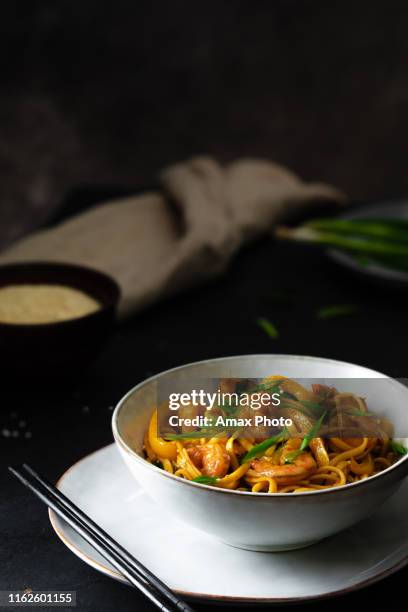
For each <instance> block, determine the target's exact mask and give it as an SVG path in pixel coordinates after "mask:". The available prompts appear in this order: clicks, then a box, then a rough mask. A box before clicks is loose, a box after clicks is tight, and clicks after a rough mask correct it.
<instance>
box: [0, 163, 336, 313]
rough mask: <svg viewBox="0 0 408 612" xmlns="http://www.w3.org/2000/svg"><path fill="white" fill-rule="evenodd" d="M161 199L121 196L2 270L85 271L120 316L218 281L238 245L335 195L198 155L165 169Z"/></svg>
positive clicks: (272, 172) (25, 247) (30, 242)
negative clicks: (75, 267) (43, 263)
mask: <svg viewBox="0 0 408 612" xmlns="http://www.w3.org/2000/svg"><path fill="white" fill-rule="evenodd" d="M160 183H161V186H162V190H161V192H152V193H145V194H143V195H137V196H131V197H126V198H121V199H119V200H115V201H111V202H107V203H104V204H101V205H100V206H98V207H96V208H93V209H91V210H89V211H88V212H85V213H83V214H81V215H78V216H76V217H74V218H72V219H69V220H68V221H66V222H64V223H61V224H60V225H59V226H57V227H55V228H52V229H48V230H44V231H40V232H37V233H35V234H32V235H31V236H29V237H28V238H25V239H23V240H21V241H20V242H18V243H17V244H15V245H13V246H12V247H11V248H9V249H8V250H7V251H5V252H4V253H2V254H1V256H0V263H7V262H17V261H28V260H31V261H32V260H47V261H58V262H69V263H75V264H83V265H87V266H92V267H94V268H97V269H99V270H101V271H103V272H106V273H108V274H110V275H112V276H113V277H114V278H115V279H116V280H117V281H118V283H119V285H120V286H121V289H122V299H121V303H120V308H119V310H120V315H121V316H127V315H129V314H131V313H133V312H135V311H137V310H140V309H141V308H143V307H145V306H146V305H148V304H150V303H151V302H153V301H155V300H157V299H159V298H161V297H164V296H168V295H171V294H174V293H176V292H178V291H180V290H181V289H183V288H185V287H187V286H190V285H192V284H196V283H198V282H200V281H202V280H203V279H206V278H210V277H213V276H215V275H217V274H220V273H221V272H222V271H223V270H224V269H225V268H226V266H227V265H228V263H229V261H230V260H231V257H232V256H233V255H234V253H236V251H237V249H238V248H239V247H240V246H241V245H242V244H243V243H245V242H248V241H249V240H251V239H253V238H255V237H256V236H258V235H260V234H262V233H266V232H268V231H269V230H270V229H271V227H272V226H273V225H274V224H275V223H276V222H278V221H279V222H280V221H282V220H283V219H284V218H287V217H288V216H290V214H291V212H293V211H295V210H298V209H299V208H300V207H305V206H307V205H309V204H310V203H315V202H317V201H327V202H328V203H332V204H336V203H341V202H343V201H344V199H345V198H344V196H343V194H341V193H340V192H339V191H337V190H336V189H334V188H333V187H330V186H328V185H324V184H321V183H304V182H303V181H301V180H300V179H299V178H298V177H297V176H296V175H295V174H293V173H292V172H290V171H289V170H287V169H286V168H283V167H282V166H279V165H277V164H275V163H272V162H269V161H262V160H255V159H242V160H238V161H235V162H233V163H230V164H228V165H225V166H222V165H220V164H219V163H218V162H216V161H215V160H214V159H212V158H210V157H196V158H193V159H190V160H188V161H185V162H182V163H178V164H176V165H173V166H170V167H169V168H166V169H165V170H164V171H163V172H162V173H161V175H160Z"/></svg>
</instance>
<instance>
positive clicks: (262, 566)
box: [50, 444, 408, 603]
mask: <svg viewBox="0 0 408 612" xmlns="http://www.w3.org/2000/svg"><path fill="white" fill-rule="evenodd" d="M58 486H59V488H60V489H61V490H62V491H63V492H64V493H65V494H66V495H67V496H68V497H70V498H71V499H72V500H73V501H74V502H75V503H77V504H78V505H79V506H80V507H81V508H82V509H83V510H84V511H85V512H86V513H87V514H89V515H90V516H91V517H92V518H93V519H94V520H95V521H96V522H97V523H99V524H100V525H101V527H103V528H104V529H105V530H106V531H107V532H108V533H109V534H110V535H112V536H113V537H114V538H115V539H116V540H117V541H118V542H120V544H122V545H123V546H124V547H126V548H127V549H128V550H129V551H130V552H131V553H132V554H133V555H134V556H135V557H137V558H138V559H139V560H140V561H141V562H142V563H143V564H144V565H146V566H147V567H148V568H149V569H150V570H152V571H153V572H154V573H155V574H157V575H158V576H159V577H160V578H161V579H162V580H163V581H164V582H166V583H167V584H168V585H169V586H170V587H171V588H172V589H174V590H175V591H178V592H179V593H180V594H181V595H183V596H185V597H188V598H190V597H191V598H200V599H205V600H207V601H208V600H213V601H217V600H218V601H220V600H221V601H226V602H246V603H283V602H288V601H299V600H306V599H318V598H323V597H329V596H333V595H339V594H341V593H346V592H349V591H352V590H354V589H357V588H361V587H362V586H366V585H368V584H371V583H373V582H376V581H378V580H381V578H384V577H385V576H387V575H389V574H392V573H393V572H395V571H397V570H398V569H400V568H402V567H403V566H404V565H405V564H407V563H408V479H406V481H405V483H404V484H403V485H402V487H401V489H400V490H399V492H398V493H397V494H396V495H395V496H394V497H392V498H391V499H390V500H388V501H387V503H386V504H385V505H384V506H383V507H382V508H381V509H380V510H379V511H378V512H377V513H376V514H375V515H374V516H372V517H371V518H370V519H368V520H367V521H364V522H362V523H360V524H357V525H355V526H354V527H353V528H351V529H348V530H347V531H344V532H342V533H340V534H338V535H336V536H335V537H332V538H329V539H327V540H325V541H323V542H320V543H319V544H316V545H314V546H311V547H309V548H304V549H301V550H295V551H291V552H279V553H260V552H251V551H246V550H240V549H238V548H232V547H230V546H227V545H225V544H223V543H221V542H218V541H217V540H215V539H212V538H211V537H209V536H207V535H206V534H204V533H202V532H200V531H197V530H195V529H193V528H191V527H189V526H187V525H185V524H183V523H180V522H178V521H177V520H176V519H175V518H173V516H171V515H168V514H165V513H164V512H163V510H162V509H161V508H159V507H157V505H155V503H154V502H153V501H152V500H151V499H150V498H149V496H148V495H147V494H146V493H145V492H144V491H143V490H142V489H140V488H139V486H138V484H137V482H136V481H135V480H134V479H133V478H132V476H131V475H130V474H128V472H127V470H126V467H125V465H124V464H123V462H122V459H121V458H120V456H119V454H118V451H117V450H116V448H115V446H114V445H113V444H112V445H110V446H107V447H105V448H102V449H101V450H99V451H97V452H95V453H93V454H91V455H89V456H87V457H85V458H84V459H82V460H81V461H79V462H78V463H76V464H74V465H73V466H72V467H71V468H70V469H69V470H68V471H67V472H65V474H64V475H63V476H62V478H61V479H60V481H59V484H58ZM50 519H51V523H52V526H53V527H54V529H55V531H56V533H57V534H58V536H59V537H60V538H61V540H62V541H63V542H64V543H65V544H66V545H67V546H68V548H70V549H71V550H72V551H73V552H74V553H75V554H76V555H77V556H78V557H80V558H81V559H82V560H83V561H85V562H86V563H88V564H89V565H91V566H92V567H94V568H95V569H97V570H99V571H100V572H102V573H104V574H106V575H108V576H111V577H112V578H116V579H117V580H121V581H123V582H126V580H125V579H124V578H123V577H122V576H121V575H120V574H118V572H117V571H116V570H115V569H114V568H112V566H110V565H109V564H108V562H107V561H105V560H104V559H103V558H102V557H101V556H100V555H99V554H98V553H97V552H96V551H94V550H93V549H92V547H91V546H89V545H88V544H87V543H86V542H84V541H83V540H82V539H81V537H80V536H78V535H77V534H76V533H75V532H74V531H73V530H72V529H71V527H69V525H67V524H66V523H65V522H64V521H63V520H62V519H60V518H59V517H57V516H56V515H55V514H54V513H53V512H52V511H50ZM208 520H209V521H210V520H211V516H209V517H208ZM226 520H228V517H226Z"/></svg>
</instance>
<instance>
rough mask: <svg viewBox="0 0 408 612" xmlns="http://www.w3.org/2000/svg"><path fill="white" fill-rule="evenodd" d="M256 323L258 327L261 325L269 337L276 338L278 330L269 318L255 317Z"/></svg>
mask: <svg viewBox="0 0 408 612" xmlns="http://www.w3.org/2000/svg"><path fill="white" fill-rule="evenodd" d="M257 323H258V325H259V327H261V328H262V329H263V330H264V332H265V333H266V334H267V335H268V336H269V337H270V338H273V339H274V340H276V338H279V332H278V330H277V329H276V327H275V325H274V324H273V323H272V322H271V321H269V319H265V317H259V318H258V319H257Z"/></svg>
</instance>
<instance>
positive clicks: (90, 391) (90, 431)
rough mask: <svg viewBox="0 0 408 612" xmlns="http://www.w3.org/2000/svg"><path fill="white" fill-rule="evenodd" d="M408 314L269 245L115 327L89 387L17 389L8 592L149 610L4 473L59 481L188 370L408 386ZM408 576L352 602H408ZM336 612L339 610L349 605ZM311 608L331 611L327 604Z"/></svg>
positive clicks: (46, 384)
mask: <svg viewBox="0 0 408 612" xmlns="http://www.w3.org/2000/svg"><path fill="white" fill-rule="evenodd" d="M90 193H91V192H90V191H88V192H86V193H85V194H83V195H82V196H81V197H80V198H79V201H81V203H82V205H83V204H84V203H85V201H86V200H87V201H88V202H89V203H90V204H91V203H92V200H91V198H90ZM98 197H99V192H98ZM277 291H280V292H284V293H285V294H287V295H288V296H291V299H290V301H289V302H283V303H279V302H277V301H276V297H275V294H276V292H277ZM338 303H353V304H355V305H356V306H358V307H359V309H360V310H359V312H358V313H356V314H354V315H353V316H349V317H344V318H337V319H332V320H326V321H325V320H320V319H318V318H317V317H316V310H317V309H319V308H320V307H322V306H325V305H330V304H338ZM407 306H408V296H407V295H406V294H405V293H402V292H399V293H396V292H395V291H388V290H387V289H386V288H384V287H376V286H371V285H367V284H365V283H364V282H362V281H361V280H359V279H355V280H354V279H353V278H351V277H350V276H349V275H348V274H346V273H345V272H343V270H340V269H337V268H336V267H335V266H334V264H332V263H331V262H330V261H328V260H326V259H325V258H324V256H323V255H321V254H320V253H318V252H315V251H313V250H309V249H308V248H306V247H293V246H292V245H286V244H274V243H273V242H272V240H271V239H265V240H263V241H261V242H259V243H257V244H256V245H254V246H252V247H250V248H248V249H246V250H245V251H244V252H242V253H241V254H240V255H239V256H238V257H237V259H236V260H235V261H234V263H233V265H232V268H231V270H230V273H229V274H228V275H227V276H226V277H225V278H222V279H218V280H216V281H213V282H212V283H211V284H209V285H206V286H202V287H200V288H198V289H196V290H194V291H190V292H189V293H187V294H184V295H182V296H178V297H176V298H174V299H172V300H171V301H168V302H164V303H161V304H159V305H156V306H154V307H153V308H151V309H150V310H148V311H146V312H144V313H141V314H139V315H138V316H137V317H134V319H132V320H130V321H128V322H127V323H125V324H123V325H121V326H120V327H118V329H117V331H116V333H115V335H114V336H113V337H112V339H111V341H110V343H109V345H108V346H107V348H106V350H105V352H104V353H103V355H101V357H100V358H99V359H98V361H97V363H95V365H94V366H93V367H92V369H91V370H90V371H89V372H88V373H86V374H85V375H84V377H83V378H82V380H77V381H75V383H66V384H60V383H59V384H56V383H55V381H53V380H49V379H47V376H46V374H45V375H44V380H43V381H42V384H41V387H40V389H35V388H33V387H32V386H30V385H29V384H27V383H26V382H25V381H21V380H20V381H17V383H14V382H12V387H13V388H12V390H11V391H6V390H4V391H3V394H2V402H1V403H2V413H1V418H0V424H1V428H3V427H7V428H9V429H17V430H18V431H20V432H21V433H20V436H19V437H18V438H1V446H0V454H1V463H2V465H3V469H1V470H0V490H1V492H2V494H1V497H0V512H1V533H2V539H1V542H2V544H1V548H0V568H1V571H0V589H16V590H18V589H23V588H26V587H32V588H33V589H50V590H52V589H62V590H63V589H65V590H67V589H73V590H77V598H78V607H79V609H80V610H112V611H113V610H114V611H118V612H119V611H120V612H122V611H127V610H129V611H130V610H134V609H146V610H147V609H150V608H149V605H148V604H147V603H146V602H145V601H144V600H143V599H142V598H141V596H139V595H138V594H137V593H136V592H135V591H133V590H131V589H130V588H129V587H125V586H123V585H120V584H118V583H116V582H114V581H112V580H111V579H109V578H106V577H104V576H102V575H99V574H98V573H97V572H96V571H95V570H93V569H91V568H89V567H87V566H86V565H85V564H84V563H83V562H82V561H80V560H79V559H77V558H76V557H74V555H72V553H70V552H69V551H68V550H67V549H66V548H65V546H64V545H63V544H62V543H61V542H60V541H59V540H58V539H57V537H56V536H55V535H54V533H53V531H52V528H51V526H50V524H49V522H48V517H47V512H46V510H45V508H44V507H43V506H42V505H41V504H40V502H38V501H37V500H36V499H34V498H33V497H32V496H31V495H30V494H29V493H28V492H26V490H25V489H23V487H22V486H21V485H20V484H19V483H17V482H14V481H13V479H12V477H11V475H10V474H8V473H7V471H6V469H5V468H6V465H7V464H9V463H21V462H22V461H27V462H28V463H30V464H32V465H33V466H34V467H36V468H38V469H39V470H40V471H42V472H44V473H45V474H46V475H47V476H49V478H50V479H52V480H56V479H57V478H58V477H59V476H60V475H61V474H62V473H63V472H64V471H65V469H67V468H68V467H69V466H70V465H71V464H72V463H74V462H75V461H77V460H78V459H79V458H81V457H82V456H84V455H85V454H87V453H89V452H91V451H93V450H96V449H98V448H100V447H101V446H103V445H105V444H109V443H110V442H111V441H112V434H111V429H110V419H111V414H112V412H111V409H110V408H111V407H112V406H113V405H114V404H115V403H116V402H117V401H118V400H119V399H120V397H121V396H122V395H123V394H124V393H125V392H126V391H127V390H129V389H130V388H131V387H132V386H134V385H135V384H136V383H137V382H139V381H141V380H143V379H144V378H146V377H147V376H149V375H151V374H154V373H156V372H160V371H161V370H165V369H167V368H170V367H173V366H177V365H180V364H183V363H187V362H189V361H195V360H199V359H206V358H211V357H222V356H226V355H238V354H244V353H248V354H249V353H268V352H272V353H281V352H282V353H294V354H302V355H303V354H305V355H315V356H325V357H331V358H335V359H343V360H348V361H352V362H355V363H359V364H361V365H365V366H369V367H372V368H374V369H378V370H379V371H383V372H386V373H387V374H390V375H393V376H400V377H403V376H406V365H405V363H406V357H405V355H406V347H405V337H406V324H405V320H406V312H407ZM258 316H267V317H269V318H270V319H271V320H272V321H273V322H274V323H275V325H276V326H277V328H278V329H279V332H280V337H279V339H278V340H272V339H270V338H269V337H268V336H266V335H265V334H264V332H263V331H262V330H261V329H259V327H258V326H257V324H256V319H257V317H258ZM80 348H81V347H78V349H79V350H80ZM6 382H7V381H4V383H6ZM13 413H17V414H13ZM21 419H22V420H24V421H25V422H26V423H27V425H26V426H25V427H23V428H19V427H18V422H19V420H21ZM25 431H30V432H31V433H32V438H31V439H25V438H24V433H25ZM386 528H387V525H384V529H386ZM175 554H176V550H175ZM356 554H358V551H356ZM197 555H199V551H197ZM191 562H192V563H194V559H192V561H191ZM406 576H407V570H406V569H404V570H402V571H400V572H399V573H398V574H396V575H394V576H391V577H389V578H387V579H386V580H384V581H383V582H381V583H379V584H378V585H374V586H371V587H369V589H366V590H365V591H360V592H358V593H354V594H352V595H348V596H347V600H348V601H349V603H350V605H351V604H352V603H353V602H354V604H355V605H357V604H358V605H364V604H365V602H366V601H367V598H370V599H371V598H374V597H376V598H377V597H380V596H383V597H387V598H388V596H389V593H393V592H395V589H398V588H399V589H401V590H402V587H403V584H404V579H406ZM330 605H331V606H332V607H333V609H337V608H338V609H340V607H343V606H344V605H345V603H344V597H342V598H336V599H335V600H332V602H330ZM313 606H314V609H315V608H319V609H325V607H326V606H327V603H325V602H321V603H319V604H313ZM199 609H203V610H204V609H205V607H204V606H199ZM286 609H288V608H286Z"/></svg>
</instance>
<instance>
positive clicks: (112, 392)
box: [0, 0, 408, 612]
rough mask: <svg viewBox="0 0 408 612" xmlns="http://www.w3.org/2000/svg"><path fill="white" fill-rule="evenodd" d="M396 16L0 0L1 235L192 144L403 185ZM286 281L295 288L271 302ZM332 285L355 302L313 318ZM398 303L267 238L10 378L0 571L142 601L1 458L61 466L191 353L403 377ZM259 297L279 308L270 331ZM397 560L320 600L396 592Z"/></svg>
mask: <svg viewBox="0 0 408 612" xmlns="http://www.w3.org/2000/svg"><path fill="white" fill-rule="evenodd" d="M407 31H408V9H407V6H406V3H405V2H397V1H387V2H385V1H382V2H378V1H377V2H366V1H364V0H361V1H360V2H358V3H356V2H351V1H350V2H348V1H345V2H330V3H329V2H323V1H314V2H305V1H298V2H296V1H294V0H284V1H283V0H282V1H278V0H277V1H274V2H270V1H266V0H265V1H262V0H256V1H250V0H246V1H244V0H234V1H225V0H224V1H221V2H220V1H216V0H212V1H211V0H208V1H207V2H201V1H196V2H186V1H180V0H174V1H173V2H164V1H162V2H158V1H155V2H150V1H147V0H146V1H145V0H140V1H139V2H137V3H134V2H121V1H116V2H103V3H101V2H95V1H87V2H81V3H78V2H69V1H64V0H61V1H60V2H51V1H48V0H42V1H41V2H35V1H32V2H22V1H20V0H18V1H17V2H4V3H2V6H1V8H0V62H1V70H0V88H1V96H0V129H1V138H0V177H1V180H0V244H1V245H6V244H8V243H9V242H11V241H12V240H14V239H15V238H17V237H19V236H21V235H23V234H24V233H26V232H27V231H28V230H30V229H33V228H35V227H39V226H41V225H43V224H44V222H46V221H47V220H49V219H51V218H52V217H53V216H54V215H55V213H56V211H61V208H62V209H64V207H65V206H66V203H67V201H69V203H70V207H71V209H72V208H77V209H82V208H84V207H86V206H87V205H89V204H94V203H96V202H97V201H99V200H101V199H103V198H104V197H107V196H108V195H112V194H114V193H115V192H116V191H115V190H116V186H118V185H120V186H123V187H124V188H126V189H127V190H133V189H134V190H138V189H139V188H140V187H143V186H145V185H150V184H151V183H152V182H153V181H154V180H155V177H156V175H157V173H158V171H159V169H160V168H161V167H162V166H163V165H166V164H168V163H170V162H173V161H175V160H178V159H183V158H185V157H187V156H190V155H193V154H197V153H203V152H204V153H211V154H214V155H216V156H217V157H219V158H220V159H221V160H225V161H227V160H229V159H232V158H235V157H239V156H242V155H254V156H265V157H270V158H272V159H275V160H276V161H279V162H281V163H284V164H288V165H289V166H290V167H292V168H293V169H294V170H295V171H297V172H299V173H300V174H301V175H302V176H303V177H304V178H306V179H308V180H315V179H318V180H325V181H328V182H332V183H334V184H335V185H336V186H338V187H340V188H341V189H343V190H345V191H346V192H347V193H348V194H349V195H350V197H351V198H352V199H353V200H367V199H370V200H375V199H383V198H388V197H403V196H405V195H406V193H407V190H408V174H407V172H406V158H407V156H406V152H407V143H408V121H407V117H408V114H407V100H408V76H407V75H408V72H407V70H406V65H407V59H408V38H407V36H406V32H407ZM84 185H91V187H90V188H89V189H88V188H84ZM95 185H99V187H95ZM67 194H68V195H67ZM279 290H281V291H282V290H283V291H285V292H288V293H289V294H291V296H292V299H291V301H290V302H289V303H281V304H279V303H277V302H276V300H275V299H274V297H273V296H274V293H275V292H276V291H279ZM334 303H352V304H357V305H358V306H359V307H360V311H359V313H357V314H355V315H353V316H350V317H347V318H343V319H334V320H331V321H322V320H319V319H317V318H316V316H315V311H316V309H318V308H319V307H321V306H325V305H329V304H334ZM407 306H408V298H407V295H406V293H404V292H398V293H397V292H395V291H393V290H389V289H387V288H386V287H375V286H370V285H367V284H365V283H364V282H361V281H360V280H358V279H353V278H351V277H350V276H348V275H346V274H345V273H343V272H342V271H340V270H338V269H337V268H335V267H334V265H332V264H331V263H330V262H328V261H326V259H325V258H324V257H323V256H321V255H320V254H319V253H317V252H315V251H310V250H308V249H305V248H303V247H293V246H291V245H276V244H274V243H273V242H272V240H271V239H264V240H263V241H261V242H259V243H257V244H256V245H253V246H251V247H249V248H247V249H246V250H245V251H244V252H242V253H241V254H239V256H238V257H237V258H236V260H235V261H234V262H233V265H232V267H231V270H230V272H229V274H227V275H226V276H225V277H224V278H222V279H219V280H216V281H214V282H212V283H211V284H208V285H206V286H203V287H200V288H198V289H196V290H194V291H190V292H189V293H188V294H185V295H183V296H180V297H177V298H175V299H173V300H171V301H168V302H165V303H161V304H158V305H156V306H154V307H152V308H150V309H149V310H148V311H146V312H144V313H141V314H139V315H137V316H136V317H134V319H132V320H131V321H128V322H127V323H126V324H123V325H122V326H120V327H119V328H118V329H117V331H116V333H115V335H114V336H113V337H112V339H111V341H110V343H109V345H108V346H107V348H106V351H105V352H104V354H103V355H101V357H100V359H99V360H98V361H97V363H95V365H94V366H93V368H92V369H91V370H90V371H89V372H88V373H86V374H85V376H84V378H83V379H82V380H77V381H75V383H74V384H68V383H67V384H65V385H59V386H56V385H55V384H54V381H52V380H48V379H47V377H46V374H44V380H43V381H42V384H41V388H40V390H36V389H34V388H33V387H32V386H31V385H30V384H29V383H27V382H26V381H25V380H18V381H17V382H16V383H14V385H13V389H12V391H10V390H7V383H8V381H5V380H3V381H2V396H1V412H0V428H1V429H3V428H5V427H6V428H9V429H18V430H19V431H20V436H19V437H18V438H13V439H8V438H3V437H0V454H1V463H2V466H3V467H2V469H1V471H0V491H1V495H0V513H1V522H0V532H1V545H0V589H23V588H26V587H32V588H34V589H65V590H67V589H74V590H77V593H78V608H79V609H80V610H115V611H118V612H122V611H124V612H125V611H127V610H129V611H130V610H135V609H146V610H147V609H149V606H148V604H147V603H146V602H145V601H144V600H143V599H142V598H141V597H139V595H138V594H137V593H136V592H135V591H133V590H131V589H130V588H127V587H125V586H123V585H120V584H118V583H115V582H113V581H112V580H110V579H108V578H106V577H104V576H101V575H100V574H98V573H97V572H96V571H95V570H93V569H91V568H89V567H87V566H86V565H84V564H83V563H82V562H81V561H80V560H78V559H77V558H76V557H74V556H73V555H72V554H71V553H70V552H69V551H68V550H67V549H66V548H65V547H64V545H63V544H62V543H61V542H59V541H58V540H57V538H56V537H55V536H54V534H53V532H52V530H51V527H50V525H49V522H48V518H47V513H46V511H45V509H44V508H43V507H42V506H41V505H40V504H39V502H37V501H36V500H35V499H33V498H32V497H31V496H30V495H29V494H28V493H27V492H26V491H25V490H24V489H23V488H22V487H21V485H19V484H18V483H17V482H14V481H13V480H12V478H11V476H10V475H9V474H8V473H7V472H6V469H5V466H6V465H7V464H9V463H19V462H22V461H28V462H30V463H32V465H33V466H35V467H37V468H38V469H39V470H41V471H43V472H44V473H45V474H47V475H48V476H49V477H50V478H51V479H56V478H57V477H58V476H59V475H61V473H62V472H63V471H64V470H65V469H66V468H67V467H69V466H70V465H71V464H72V463H74V462H75V461H76V460H77V459H78V458H80V457H82V456H83V455H85V454H87V453H89V452H91V451H93V450H95V449H97V448H100V447H101V446H103V445H105V444H108V443H110V442H111V440H112V436H111V432H110V417H111V410H110V407H111V406H113V405H114V404H115V403H116V402H117V401H118V399H119V398H120V397H121V396H122V395H123V394H124V393H125V392H126V391H127V390H128V389H129V388H130V387H132V386H133V385H135V384H136V383H137V382H139V381H141V380H143V379H144V378H145V377H146V376H148V375H150V374H153V373H155V372H159V371H161V370H163V369H167V368H170V367H173V366H176V365H178V364H182V363H186V362H189V361H195V360H198V359H204V358H210V357H217V356H226V355H235V354H243V353H266V352H276V353H279V352H283V353H295V354H307V355H317V356H324V357H331V358H337V359H344V360H348V361H353V362H356V363H359V364H362V365H366V366H369V367H372V368H375V369H378V370H380V371H384V372H386V373H387V374H390V375H393V376H407V368H406V347H405V343H406V312H407ZM258 316H267V317H269V318H270V319H271V320H272V321H273V322H274V323H275V324H276V326H277V327H278V329H279V331H280V337H279V339H278V340H271V339H270V338H268V337H267V336H266V335H265V334H264V333H263V332H262V331H261V330H260V329H259V328H258V327H257V325H256V318H257V317H258ZM78 349H79V350H81V347H78ZM14 413H17V416H15V415H14ZM21 420H23V421H25V422H26V425H25V426H24V427H20V428H19V427H18V422H19V421H21ZM26 431H29V432H31V434H32V437H31V438H30V439H26V438H24V433H25V432H26ZM384 528H385V529H386V525H385V526H384ZM198 554H199V553H198ZM356 554H358V551H356ZM192 562H194V560H192ZM406 577H407V572H406V570H403V571H401V572H399V573H398V574H397V575H395V576H392V577H389V578H387V579H386V580H384V581H383V582H382V583H380V584H378V585H374V586H372V587H370V588H369V589H367V590H365V591H361V592H359V593H354V594H352V595H349V596H347V598H346V599H344V598H339V599H336V600H333V601H332V602H330V605H331V606H332V608H333V609H340V607H342V608H343V607H344V605H345V604H346V605H347V604H348V605H352V604H355V605H357V604H358V605H361V606H362V605H365V604H366V602H367V601H368V600H370V601H374V600H378V599H379V598H382V597H384V598H386V599H387V601H390V599H391V600H392V598H393V594H394V593H396V592H397V589H401V590H402V586H403V583H404V578H406ZM327 605H328V604H327V603H324V602H323V603H319V604H313V608H319V609H325V608H326V606H327ZM202 609H204V607H202ZM286 609H288V608H286Z"/></svg>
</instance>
